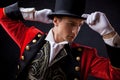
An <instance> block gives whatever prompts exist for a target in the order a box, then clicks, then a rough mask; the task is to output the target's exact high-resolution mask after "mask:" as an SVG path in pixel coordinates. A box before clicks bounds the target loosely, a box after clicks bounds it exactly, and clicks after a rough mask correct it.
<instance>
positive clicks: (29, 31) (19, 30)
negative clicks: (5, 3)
mask: <svg viewBox="0 0 120 80" xmlns="http://www.w3.org/2000/svg"><path fill="white" fill-rule="evenodd" d="M3 13H4V8H0V24H1V25H2V27H3V28H4V30H5V31H6V32H7V33H8V34H9V35H10V37H11V38H12V39H13V40H14V41H15V42H16V44H17V45H18V46H19V47H20V48H22V49H23V46H24V47H25V45H27V44H28V43H29V42H30V41H31V40H32V39H33V38H34V36H35V35H36V34H37V33H38V32H40V33H42V32H41V31H40V30H38V29H37V28H35V27H34V26H31V27H27V26H26V25H25V24H24V23H23V22H22V21H20V20H12V19H10V18H8V17H7V16H5V15H4V14H3Z"/></svg>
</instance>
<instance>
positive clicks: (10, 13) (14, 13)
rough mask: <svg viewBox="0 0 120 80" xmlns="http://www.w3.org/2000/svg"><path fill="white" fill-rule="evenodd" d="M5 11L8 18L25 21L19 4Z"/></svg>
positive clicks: (8, 7)
mask: <svg viewBox="0 0 120 80" xmlns="http://www.w3.org/2000/svg"><path fill="white" fill-rule="evenodd" d="M4 9H5V14H6V16H7V17H9V18H11V19H15V20H24V19H23V16H22V14H21V12H20V10H19V7H18V2H16V3H14V4H12V5H9V6H6V7H5V8H4Z"/></svg>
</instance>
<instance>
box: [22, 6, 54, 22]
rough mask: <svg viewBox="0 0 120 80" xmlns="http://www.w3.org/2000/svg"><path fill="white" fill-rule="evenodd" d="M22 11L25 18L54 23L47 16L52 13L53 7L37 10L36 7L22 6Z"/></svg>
mask: <svg viewBox="0 0 120 80" xmlns="http://www.w3.org/2000/svg"><path fill="white" fill-rule="evenodd" d="M20 11H21V13H22V15H23V18H24V19H25V20H31V21H38V22H42V23H52V20H50V19H49V18H48V17H47V15H48V14H50V13H52V10H51V9H42V10H39V11H36V10H35V8H20Z"/></svg>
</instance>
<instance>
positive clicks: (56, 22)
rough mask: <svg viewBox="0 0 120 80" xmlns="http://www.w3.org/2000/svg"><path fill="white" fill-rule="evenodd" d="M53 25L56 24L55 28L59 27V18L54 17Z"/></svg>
mask: <svg viewBox="0 0 120 80" xmlns="http://www.w3.org/2000/svg"><path fill="white" fill-rule="evenodd" d="M53 23H54V25H55V26H58V18H57V17H54V19H53Z"/></svg>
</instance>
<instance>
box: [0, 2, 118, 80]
mask: <svg viewBox="0 0 120 80" xmlns="http://www.w3.org/2000/svg"><path fill="white" fill-rule="evenodd" d="M16 1H17V0H0V7H5V6H7V5H10V4H12V3H14V2H16ZM20 1H21V2H20V4H21V5H20V6H21V7H35V8H36V9H37V10H39V9H44V8H50V9H52V10H54V3H55V0H20ZM118 5H119V0H117V1H115V0H87V2H86V11H85V12H86V13H91V12H94V11H101V12H104V13H105V14H106V16H107V18H108V19H109V21H110V23H111V25H112V26H113V27H114V28H115V30H116V31H117V32H118V34H120V21H119V18H120V15H119V14H120V9H119V8H118ZM25 24H27V25H28V26H31V25H34V26H36V27H37V28H39V29H42V30H43V31H45V32H48V30H49V29H50V28H51V27H52V25H51V24H49V25H48V24H43V23H38V22H32V21H26V22H25ZM50 26H51V27H50ZM75 42H78V43H80V44H84V45H87V46H91V47H95V48H97V50H98V55H99V56H103V57H108V56H107V51H106V47H105V45H104V42H103V40H102V38H101V36H100V35H99V34H98V33H96V32H94V31H93V30H91V29H90V28H89V27H88V26H87V25H86V24H84V25H83V26H82V28H81V31H80V32H79V35H78V37H77V38H76V40H75ZM17 53H19V49H18V47H17V45H16V44H15V43H13V41H12V39H11V38H10V37H8V35H7V34H6V32H5V31H4V30H3V28H1V27H0V63H1V66H2V68H5V66H6V70H5V71H6V72H11V71H12V69H9V68H8V67H13V68H14V66H12V64H14V62H16V58H17V57H15V56H16V55H18V54H17ZM8 54H10V55H9V56H8ZM10 59H11V63H10V62H9V60H10ZM7 60H8V61H7ZM0 73H2V72H0ZM90 79H92V78H90ZM92 80H93V79H92ZM97 80H98V79H97Z"/></svg>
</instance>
